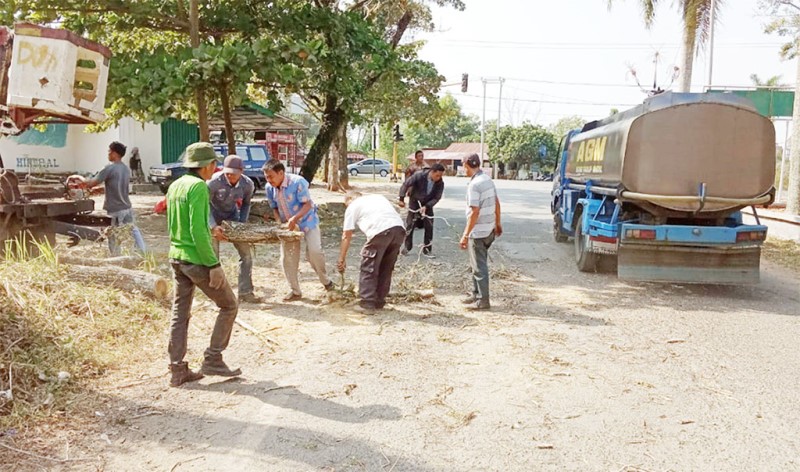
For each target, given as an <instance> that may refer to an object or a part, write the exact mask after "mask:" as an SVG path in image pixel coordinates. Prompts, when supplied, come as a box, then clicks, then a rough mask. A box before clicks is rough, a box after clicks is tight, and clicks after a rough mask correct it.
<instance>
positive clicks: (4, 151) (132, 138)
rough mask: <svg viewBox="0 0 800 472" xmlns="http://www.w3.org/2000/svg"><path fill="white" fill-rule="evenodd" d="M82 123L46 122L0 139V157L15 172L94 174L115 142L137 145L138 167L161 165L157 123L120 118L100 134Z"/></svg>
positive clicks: (159, 127)
mask: <svg viewBox="0 0 800 472" xmlns="http://www.w3.org/2000/svg"><path fill="white" fill-rule="evenodd" d="M85 129H86V126H85V125H63V124H60V125H49V126H48V127H47V129H46V130H45V131H44V132H41V131H38V130H36V129H30V130H28V131H25V132H24V133H22V134H21V135H19V136H15V137H6V138H2V139H0V156H2V158H3V163H4V165H5V167H6V168H9V169H14V170H16V171H17V173H27V172H33V173H37V172H48V173H69V174H71V173H79V174H86V173H96V172H98V171H99V170H100V169H102V168H103V167H104V166H105V165H106V164H107V163H108V145H109V144H110V143H111V142H112V141H119V142H121V143H123V144H124V145H126V146H127V147H128V153H127V154H126V155H125V157H124V159H123V161H124V162H125V163H128V159H129V158H130V150H131V149H132V148H134V147H138V148H139V156H140V157H141V158H142V167H143V169H144V170H145V172H146V171H147V169H149V168H150V166H152V165H156V164H161V162H162V159H161V149H162V142H161V125H154V124H150V123H147V124H144V125H143V124H142V123H138V122H136V121H134V120H133V119H131V118H124V119H123V120H121V121H120V123H119V126H117V127H115V128H111V129H109V130H106V131H104V132H100V133H88V132H86V131H85Z"/></svg>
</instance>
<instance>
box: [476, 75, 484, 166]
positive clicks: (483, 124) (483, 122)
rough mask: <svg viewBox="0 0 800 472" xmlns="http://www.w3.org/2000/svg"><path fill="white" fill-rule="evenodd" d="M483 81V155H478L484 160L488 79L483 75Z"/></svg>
mask: <svg viewBox="0 0 800 472" xmlns="http://www.w3.org/2000/svg"><path fill="white" fill-rule="evenodd" d="M481 83H483V114H481V155H480V156H478V157H480V158H481V160H483V146H484V144H483V143H484V142H485V141H486V79H484V78H483V77H481Z"/></svg>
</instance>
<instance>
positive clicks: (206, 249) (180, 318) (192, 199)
mask: <svg viewBox="0 0 800 472" xmlns="http://www.w3.org/2000/svg"><path fill="white" fill-rule="evenodd" d="M216 157H217V156H216V153H215V152H214V147H213V146H212V145H211V144H210V143H195V144H191V145H189V147H187V148H186V155H185V158H184V161H183V166H184V167H186V168H187V169H189V171H188V172H187V173H186V174H185V175H183V176H181V177H180V178H179V179H178V180H176V181H175V182H173V183H172V185H170V186H169V190H168V191H167V229H168V230H169V238H170V248H169V259H170V264H171V265H172V271H173V274H174V277H175V298H174V301H173V304H172V321H171V323H170V339H169V360H170V364H169V367H170V371H171V372H172V378H171V380H170V385H171V386H173V387H177V386H179V385H181V384H183V383H184V382H191V381H194V380H198V379H200V378H202V377H203V374H205V375H219V376H223V377H235V376H238V375H241V373H242V372H241V370H239V369H235V370H233V369H230V368H229V367H228V366H227V365H226V364H225V362H224V361H223V360H222V351H224V350H225V348H227V347H228V341H229V340H230V337H231V331H232V329H233V323H234V321H235V320H236V314H237V313H238V310H239V308H238V304H237V302H236V295H235V294H234V293H233V290H232V289H231V286H230V285H229V284H228V281H227V280H226V278H225V272H224V271H223V270H222V266H220V263H219V259H218V258H217V255H216V253H215V252H214V246H213V244H212V237H211V229H210V228H209V225H208V222H209V218H210V217H211V216H210V209H209V208H210V203H209V200H210V198H209V191H208V185H207V184H206V180H208V179H210V178H211V177H212V175H214V171H215V170H216V167H217V161H216ZM195 287H197V288H199V289H200V290H202V291H203V293H204V294H206V296H207V297H208V298H210V299H211V300H212V301H213V302H214V303H215V304H216V305H217V307H218V308H219V314H218V315H217V320H216V322H215V323H214V330H213V331H212V333H211V342H210V344H209V347H208V349H206V350H205V353H204V354H203V365H202V367H201V372H202V373H198V372H193V371H191V370H189V366H188V364H187V363H186V361H184V360H183V359H184V357H186V343H187V337H188V332H189V318H190V317H191V310H192V300H193V298H194V291H195Z"/></svg>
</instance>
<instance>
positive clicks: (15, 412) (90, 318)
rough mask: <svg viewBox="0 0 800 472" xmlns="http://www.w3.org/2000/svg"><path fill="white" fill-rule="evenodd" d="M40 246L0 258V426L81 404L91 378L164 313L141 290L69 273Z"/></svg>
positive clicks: (127, 351)
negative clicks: (88, 281) (100, 284)
mask: <svg viewBox="0 0 800 472" xmlns="http://www.w3.org/2000/svg"><path fill="white" fill-rule="evenodd" d="M39 253H40V255H39V256H37V257H34V258H27V257H24V254H23V251H18V252H16V253H10V254H9V253H7V255H6V258H5V260H3V261H2V263H1V265H0V281H2V286H1V287H0V391H3V392H4V393H3V394H2V395H0V431H3V430H5V429H7V428H17V429H20V430H22V429H23V428H28V427H31V428H32V427H34V425H35V424H36V421H35V420H37V419H38V420H42V419H47V418H50V417H52V416H53V415H59V416H61V415H63V414H64V413H69V412H70V410H72V409H77V408H79V407H80V406H81V405H80V403H82V402H75V401H74V399H75V398H76V397H77V396H78V395H79V394H80V393H81V392H82V391H83V390H84V389H85V387H86V386H87V385H88V383H89V381H91V380H92V379H93V378H97V377H99V376H101V375H103V374H104V373H105V372H106V371H107V370H108V369H113V368H114V367H115V366H117V365H118V364H120V363H121V362H123V361H125V360H130V359H137V358H141V356H142V353H141V351H140V347H141V346H143V345H146V343H145V341H146V339H147V338H150V337H152V336H153V335H154V334H156V333H159V332H160V330H161V329H162V328H163V323H162V322H161V321H162V319H163V318H164V317H165V316H166V311H165V310H164V308H163V307H162V306H160V305H159V304H158V303H156V302H153V301H151V300H150V299H148V298H146V297H141V296H136V295H132V294H129V293H126V292H123V291H120V290H116V289H113V288H97V287H95V286H86V285H83V284H82V283H79V282H74V281H70V280H68V279H67V278H66V276H65V269H64V267H62V266H59V265H58V263H57V262H56V257H55V253H54V251H53V249H52V248H50V247H49V246H40V247H39Z"/></svg>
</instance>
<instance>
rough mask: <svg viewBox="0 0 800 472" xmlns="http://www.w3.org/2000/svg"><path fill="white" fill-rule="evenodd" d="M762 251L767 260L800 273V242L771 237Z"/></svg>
mask: <svg viewBox="0 0 800 472" xmlns="http://www.w3.org/2000/svg"><path fill="white" fill-rule="evenodd" d="M762 251H763V254H764V257H766V258H767V260H769V261H771V262H774V263H776V264H778V265H781V266H783V267H786V268H788V269H791V270H793V271H795V272H798V273H800V243H796V242H794V241H788V240H783V239H769V240H767V242H766V243H764V246H763V248H762Z"/></svg>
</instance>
